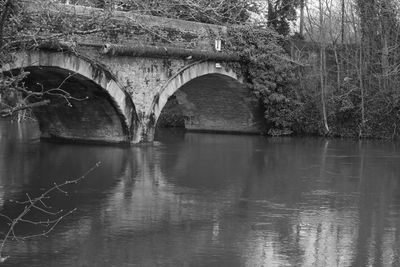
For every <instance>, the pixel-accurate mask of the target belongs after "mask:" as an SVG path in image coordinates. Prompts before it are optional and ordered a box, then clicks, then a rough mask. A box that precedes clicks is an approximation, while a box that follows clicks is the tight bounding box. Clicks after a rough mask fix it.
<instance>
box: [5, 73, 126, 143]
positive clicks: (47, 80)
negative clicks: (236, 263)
mask: <svg viewBox="0 0 400 267" xmlns="http://www.w3.org/2000/svg"><path fill="white" fill-rule="evenodd" d="M17 71H20V70H19V69H14V70H11V71H9V73H13V72H17ZM24 71H27V72H29V75H28V76H27V77H26V78H25V79H24V80H23V83H24V85H25V87H26V88H27V90H29V91H32V92H33V94H29V95H30V96H29V97H28V98H27V102H28V103H33V102H36V101H38V97H36V96H35V93H39V92H40V93H41V94H42V96H41V99H40V100H43V99H46V100H49V101H50V103H49V104H48V105H44V106H40V107H36V108H34V109H33V113H34V115H35V116H36V119H37V121H38V123H39V128H40V132H41V137H42V138H50V139H57V140H68V141H82V142H111V143H119V142H128V141H129V128H128V126H127V125H126V123H125V118H124V116H123V114H121V112H120V111H119V110H118V108H117V107H116V106H117V105H116V104H115V100H114V99H113V98H112V96H111V95H110V93H109V92H108V91H106V90H105V89H104V88H103V87H102V86H100V85H99V84H97V83H96V82H94V81H93V80H91V79H89V78H88V77H85V76H83V75H81V74H79V73H76V72H73V71H70V70H68V69H63V68H59V67H54V66H28V67H25V68H24ZM26 96H27V95H25V97H26Z"/></svg>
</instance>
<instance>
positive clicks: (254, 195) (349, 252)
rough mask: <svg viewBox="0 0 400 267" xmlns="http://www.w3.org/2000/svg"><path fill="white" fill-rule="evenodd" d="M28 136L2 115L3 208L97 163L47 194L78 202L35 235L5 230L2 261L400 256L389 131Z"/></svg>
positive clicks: (188, 262)
mask: <svg viewBox="0 0 400 267" xmlns="http://www.w3.org/2000/svg"><path fill="white" fill-rule="evenodd" d="M38 136H39V134H38V130H37V128H36V126H35V125H33V124H31V123H25V124H22V125H18V124H10V123H9V122H5V121H2V122H0V149H1V153H0V205H1V212H2V214H6V215H7V216H10V217H16V216H17V215H18V212H20V211H21V209H22V208H23V206H24V205H23V204H18V203H16V202H15V201H24V200H26V194H28V195H29V196H31V197H34V196H37V195H38V194H40V193H41V192H43V191H44V190H45V189H46V188H49V187H51V186H52V184H54V183H55V182H56V183H62V182H63V181H65V180H70V179H73V178H77V177H79V176H80V175H82V174H83V173H85V172H86V171H87V170H88V169H90V168H91V167H92V166H94V165H95V164H96V162H101V166H100V167H99V168H97V169H95V170H94V171H93V172H92V173H90V174H89V175H88V176H87V177H86V178H85V179H84V180H82V181H81V182H80V183H78V184H77V185H72V186H68V188H66V190H67V191H68V195H65V194H63V193H62V192H57V193H56V194H54V195H52V196H51V198H50V199H46V200H45V202H46V203H47V205H51V207H52V208H51V209H52V210H56V209H63V210H64V211H69V210H73V209H75V208H76V209H77V210H76V211H74V212H73V213H72V214H70V215H68V216H66V217H65V218H64V219H63V220H62V221H61V222H60V223H59V224H58V225H57V226H56V227H55V228H54V230H53V231H51V232H50V233H49V234H48V235H47V237H36V238H32V239H29V240H26V241H24V242H22V241H21V242H18V241H15V240H9V241H7V242H6V243H5V246H4V251H3V255H9V256H10V257H9V258H8V259H7V261H6V262H5V263H3V264H1V265H3V266H30V267H33V266H400V259H399V254H400V233H399V231H400V183H399V179H400V164H399V160H400V148H399V145H398V144H396V143H391V142H383V141H368V140H363V141H355V140H335V139H334V140H325V139H320V138H265V137H261V136H245V135H224V134H204V133H202V134H200V133H183V132H181V131H172V130H163V131H159V132H158V134H157V141H155V142H154V143H153V144H146V145H139V146H133V147H118V146H97V145H74V144H57V143H48V142H41V141H40V140H39V138H38ZM10 200H12V201H10ZM28 215H29V216H28V217H27V218H29V219H30V220H42V219H43V218H44V217H46V214H42V213H41V211H39V210H34V211H32V212H31V213H30V214H28ZM0 227H1V228H0V230H1V233H2V234H3V235H4V233H5V232H6V231H7V227H8V226H7V224H6V219H5V218H0ZM37 231H42V230H41V228H40V229H39V228H38V226H35V225H32V224H28V223H20V224H18V225H17V227H16V235H17V236H28V235H32V234H35V233H37Z"/></svg>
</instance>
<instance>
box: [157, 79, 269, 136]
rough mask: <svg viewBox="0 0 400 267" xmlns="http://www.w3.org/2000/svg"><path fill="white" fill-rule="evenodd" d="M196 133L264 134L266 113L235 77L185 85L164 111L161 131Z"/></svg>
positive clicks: (161, 115)
mask: <svg viewBox="0 0 400 267" xmlns="http://www.w3.org/2000/svg"><path fill="white" fill-rule="evenodd" d="M168 126H172V127H184V128H186V129H187V130H192V131H212V132H232V133H260V132H262V131H263V130H264V126H265V125H264V120H263V112H262V109H261V106H260V104H259V102H258V100H257V99H256V98H255V97H254V95H252V94H251V92H250V91H249V89H248V88H247V87H246V86H245V85H243V84H242V83H241V82H239V81H238V80H236V79H234V78H233V77H230V76H227V75H224V74H218V73H211V74H206V75H202V76H199V77H197V78H194V79H192V80H190V81H188V82H187V83H185V84H183V85H182V86H181V87H180V88H179V89H178V90H177V91H176V92H175V93H174V94H173V95H172V96H170V97H169V99H168V102H167V104H166V105H165V106H164V108H163V110H162V111H161V114H160V117H159V119H158V121H157V127H168Z"/></svg>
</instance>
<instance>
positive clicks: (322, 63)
mask: <svg viewBox="0 0 400 267" xmlns="http://www.w3.org/2000/svg"><path fill="white" fill-rule="evenodd" d="M319 26H320V28H319V29H320V36H319V38H320V83H321V103H322V117H323V121H324V128H325V129H324V130H325V134H328V133H329V126H328V118H327V111H326V102H325V89H326V87H325V71H326V69H325V66H326V60H325V57H326V51H325V31H324V15H323V6H322V0H319Z"/></svg>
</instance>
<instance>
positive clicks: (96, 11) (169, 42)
mask: <svg viewBox="0 0 400 267" xmlns="http://www.w3.org/2000/svg"><path fill="white" fill-rule="evenodd" d="M25 3H26V5H27V7H28V10H29V11H30V12H32V13H35V12H39V13H40V12H42V10H43V9H42V6H41V5H43V3H39V2H38V1H37V0H36V1H25ZM46 8H47V10H48V11H50V12H49V13H50V14H55V15H57V16H60V15H62V16H63V17H65V18H68V17H71V18H72V19H73V20H74V22H75V23H79V20H85V19H87V18H89V17H90V18H93V17H95V18H99V19H103V20H104V19H109V27H108V29H106V30H102V29H99V30H98V31H93V33H90V31H88V33H87V34H77V35H76V36H74V41H78V42H85V43H96V44H105V43H113V44H119V45H153V46H170V47H176V48H186V49H197V50H204V51H214V44H215V43H214V41H215V39H223V38H225V36H226V34H227V28H226V27H225V26H219V25H213V24H206V23H199V22H192V21H183V20H178V19H171V18H164V17H156V16H149V15H141V14H136V13H134V12H125V11H118V10H111V11H110V10H104V9H101V8H95V7H87V6H80V5H68V4H61V3H52V4H51V5H47V6H46ZM63 41H70V40H68V38H67V39H64V40H63Z"/></svg>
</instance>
